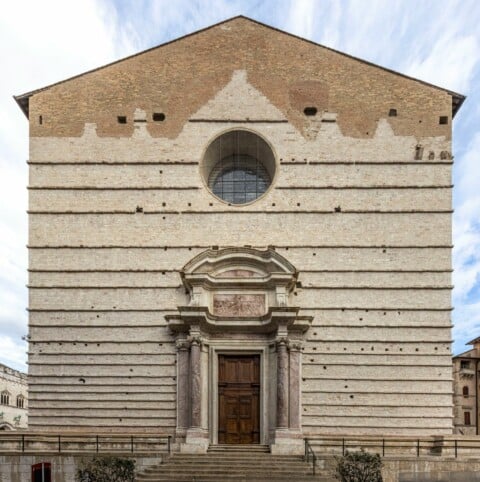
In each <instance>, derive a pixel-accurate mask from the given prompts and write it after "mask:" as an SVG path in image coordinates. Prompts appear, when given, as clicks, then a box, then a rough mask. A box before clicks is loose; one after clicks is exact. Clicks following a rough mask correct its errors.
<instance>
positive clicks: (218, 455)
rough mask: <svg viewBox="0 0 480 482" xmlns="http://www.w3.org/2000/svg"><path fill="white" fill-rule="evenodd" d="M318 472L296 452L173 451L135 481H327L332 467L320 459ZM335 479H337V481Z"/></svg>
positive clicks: (329, 479) (330, 477) (329, 478)
mask: <svg viewBox="0 0 480 482" xmlns="http://www.w3.org/2000/svg"><path fill="white" fill-rule="evenodd" d="M319 462H320V463H319V465H320V466H319V467H318V468H317V475H316V476H315V477H314V476H313V475H312V466H311V464H308V463H306V462H305V461H304V460H303V457H301V456H298V455H289V456H288V455H287V456H282V455H271V454H270V453H267V452H258V451H254V452H246V451H245V452H244V451H240V452H238V451H236V450H233V449H232V448H231V447H229V448H228V450H227V452H221V451H220V452H216V451H214V452H213V453H211V452H210V453H207V454H201V455H200V454H173V455H172V456H171V457H169V458H167V459H166V460H165V462H164V463H163V464H159V465H155V466H153V467H149V468H148V469H145V470H144V471H143V472H142V473H141V474H139V475H138V476H137V479H136V480H137V481H138V482H166V481H168V482H193V481H195V482H220V481H224V482H228V481H231V482H257V481H258V482H260V481H263V482H274V481H279V482H281V481H289V482H292V481H295V482H297V481H299V482H300V481H301V482H303V481H307V480H309V481H311V482H314V481H322V482H327V481H328V482H330V481H334V480H335V479H333V478H332V473H333V472H332V470H331V469H332V467H330V465H331V464H330V463H327V462H326V460H323V461H319ZM337 482H338V481H337Z"/></svg>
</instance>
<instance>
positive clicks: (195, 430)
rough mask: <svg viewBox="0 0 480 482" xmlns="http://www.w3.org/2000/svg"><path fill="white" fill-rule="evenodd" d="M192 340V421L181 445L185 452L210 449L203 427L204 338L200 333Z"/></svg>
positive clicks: (204, 394) (203, 451) (190, 400)
mask: <svg viewBox="0 0 480 482" xmlns="http://www.w3.org/2000/svg"><path fill="white" fill-rule="evenodd" d="M189 341H190V393H189V402H190V423H189V427H188V429H187V435H186V437H185V443H183V444H181V445H180V451H181V452H184V453H205V452H206V451H207V449H208V430H206V429H205V428H204V427H202V399H203V398H204V397H207V396H208V395H207V394H206V393H205V392H204V391H202V378H203V375H202V338H201V337H200V335H199V334H194V335H192V336H191V337H189Z"/></svg>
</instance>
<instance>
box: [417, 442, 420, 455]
mask: <svg viewBox="0 0 480 482" xmlns="http://www.w3.org/2000/svg"><path fill="white" fill-rule="evenodd" d="M417 457H420V439H417Z"/></svg>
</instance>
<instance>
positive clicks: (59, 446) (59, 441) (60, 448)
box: [58, 435, 62, 453]
mask: <svg viewBox="0 0 480 482" xmlns="http://www.w3.org/2000/svg"><path fill="white" fill-rule="evenodd" d="M61 452H62V442H61V439H60V435H59V436H58V453H61Z"/></svg>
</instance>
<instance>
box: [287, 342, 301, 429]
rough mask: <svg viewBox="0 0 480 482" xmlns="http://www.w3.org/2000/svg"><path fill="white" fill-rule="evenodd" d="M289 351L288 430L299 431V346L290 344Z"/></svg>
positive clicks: (298, 344) (296, 343)
mask: <svg viewBox="0 0 480 482" xmlns="http://www.w3.org/2000/svg"><path fill="white" fill-rule="evenodd" d="M289 349H290V398H289V400H290V424H289V425H290V429H291V430H294V431H299V430H300V428H301V427H300V425H301V423H300V417H301V415H300V410H301V407H300V370H301V351H300V350H301V344H300V343H298V342H292V343H290V345H289Z"/></svg>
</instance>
